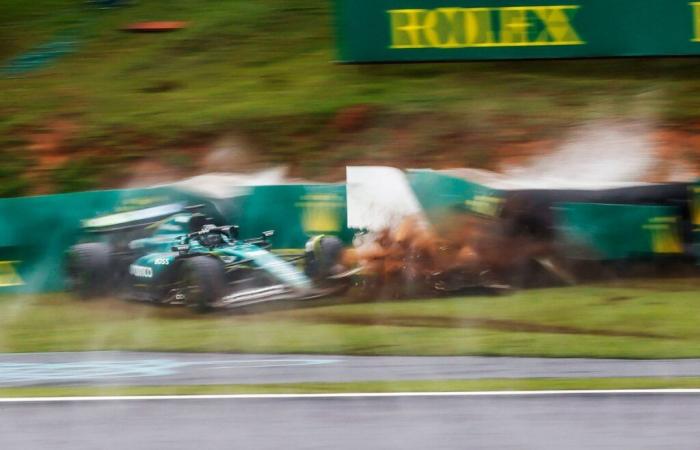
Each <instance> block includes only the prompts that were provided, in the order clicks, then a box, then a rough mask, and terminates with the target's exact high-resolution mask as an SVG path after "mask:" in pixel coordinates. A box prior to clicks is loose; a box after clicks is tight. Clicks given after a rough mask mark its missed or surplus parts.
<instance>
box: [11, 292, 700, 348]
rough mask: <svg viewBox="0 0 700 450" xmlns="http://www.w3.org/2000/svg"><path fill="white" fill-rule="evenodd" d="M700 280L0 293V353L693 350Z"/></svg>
mask: <svg viewBox="0 0 700 450" xmlns="http://www.w3.org/2000/svg"><path fill="white" fill-rule="evenodd" d="M698 300H700V280H698V279H685V280H666V281H659V280H656V281H633V282H625V283H622V282H620V283H611V284H598V285H588V286H577V287H569V288H557V289H535V290H528V291H522V292H518V293H515V294H513V295H509V296H504V297H476V296H475V297H461V298H449V299H426V300H412V301H382V302H373V303H350V304H336V305H330V306H320V307H314V308H304V309H293V310H278V311H267V312H259V313H256V314H208V315H197V314H195V313H192V312H190V311H187V310H185V309H181V308H159V307H153V306H149V305H143V304H135V303H125V302H122V301H119V300H115V299H105V300H101V301H95V302H83V301H79V300H76V299H74V298H72V297H70V296H69V295H66V294H53V295H50V294H45V295H39V296H2V297H0V352H39V351H84V350H153V351H191V352H238V353H306V354H350V355H352V354H355V355H499V356H547V357H600V358H687V357H700V326H699V325H698V318H699V317H700V301H698Z"/></svg>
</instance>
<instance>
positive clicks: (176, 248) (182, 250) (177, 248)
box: [170, 244, 190, 255]
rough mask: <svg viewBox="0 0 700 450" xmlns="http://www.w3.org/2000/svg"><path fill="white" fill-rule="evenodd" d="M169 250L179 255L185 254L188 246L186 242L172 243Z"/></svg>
mask: <svg viewBox="0 0 700 450" xmlns="http://www.w3.org/2000/svg"><path fill="white" fill-rule="evenodd" d="M170 250H172V251H174V252H177V253H179V254H180V255H186V254H187V252H189V251H190V246H189V245H187V244H180V245H173V246H172V247H171V248H170Z"/></svg>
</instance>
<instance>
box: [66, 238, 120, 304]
mask: <svg viewBox="0 0 700 450" xmlns="http://www.w3.org/2000/svg"><path fill="white" fill-rule="evenodd" d="M111 259H112V248H111V247H110V245H109V244H105V243H102V242H91V243H86V244H78V245H74V246H73V247H71V249H70V250H69V252H68V284H69V288H70V289H71V290H72V291H73V292H75V293H77V294H78V295H79V296H80V297H81V298H85V299H89V298H94V297H99V296H101V295H105V294H107V293H109V291H110V289H111V288H112V287H113V284H114V283H113V280H114V277H113V276H112V270H111Z"/></svg>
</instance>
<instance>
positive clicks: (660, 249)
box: [644, 217, 683, 253]
mask: <svg viewBox="0 0 700 450" xmlns="http://www.w3.org/2000/svg"><path fill="white" fill-rule="evenodd" d="M649 222H650V223H649V224H647V225H644V228H645V229H647V230H649V231H650V232H651V246H652V251H653V252H654V253H683V244H682V242H681V238H680V235H679V233H678V227H677V223H678V219H677V218H675V217H655V218H653V219H651V220H649Z"/></svg>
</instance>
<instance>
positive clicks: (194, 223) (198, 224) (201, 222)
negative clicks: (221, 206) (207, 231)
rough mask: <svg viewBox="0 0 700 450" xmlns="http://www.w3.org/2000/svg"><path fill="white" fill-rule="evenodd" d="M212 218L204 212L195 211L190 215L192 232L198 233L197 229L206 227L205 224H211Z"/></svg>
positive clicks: (189, 224)
mask: <svg viewBox="0 0 700 450" xmlns="http://www.w3.org/2000/svg"><path fill="white" fill-rule="evenodd" d="M210 223H211V219H210V218H209V217H207V216H205V215H204V214H202V213H194V214H192V217H190V221H189V223H188V224H187V226H188V228H189V229H190V233H196V232H197V231H199V230H201V229H202V228H204V226H205V225H207V224H210Z"/></svg>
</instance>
